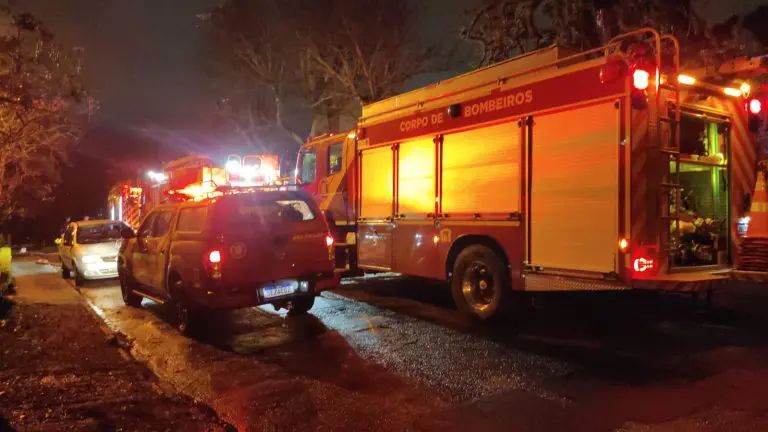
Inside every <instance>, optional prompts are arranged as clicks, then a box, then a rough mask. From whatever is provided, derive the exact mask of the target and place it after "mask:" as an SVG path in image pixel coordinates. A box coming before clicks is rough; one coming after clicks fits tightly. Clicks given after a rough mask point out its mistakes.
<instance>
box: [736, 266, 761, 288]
mask: <svg viewBox="0 0 768 432" xmlns="http://www.w3.org/2000/svg"><path fill="white" fill-rule="evenodd" d="M731 279H732V280H734V281H737V282H751V283H756V284H765V285H766V287H768V272H755V271H742V270H734V271H732V272H731Z"/></svg>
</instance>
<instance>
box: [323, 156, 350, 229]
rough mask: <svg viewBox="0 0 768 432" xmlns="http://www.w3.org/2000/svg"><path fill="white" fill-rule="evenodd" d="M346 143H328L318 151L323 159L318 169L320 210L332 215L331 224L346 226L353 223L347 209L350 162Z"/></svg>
mask: <svg viewBox="0 0 768 432" xmlns="http://www.w3.org/2000/svg"><path fill="white" fill-rule="evenodd" d="M346 145H347V143H346V142H341V141H340V142H333V143H328V145H327V146H324V148H321V149H318V150H319V154H318V156H321V157H322V161H323V164H322V165H323V166H322V167H318V173H319V176H320V180H319V181H318V188H319V193H318V199H317V202H318V203H319V206H320V209H321V210H322V211H323V212H325V213H326V215H327V214H328V213H330V215H331V218H330V219H331V220H329V221H328V222H329V223H331V224H344V225H346V224H347V223H349V222H351V221H349V220H348V217H349V214H348V211H347V210H348V209H347V200H346V194H347V181H346V179H347V172H348V170H347V165H346V164H347V163H349V162H350V161H348V160H347V158H346V157H345V154H346V152H345V148H344V147H345V146H346Z"/></svg>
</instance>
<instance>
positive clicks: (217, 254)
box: [208, 249, 221, 264]
mask: <svg viewBox="0 0 768 432" xmlns="http://www.w3.org/2000/svg"><path fill="white" fill-rule="evenodd" d="M208 262H210V263H211V264H218V263H220V262H221V251H220V250H217V249H214V250H212V251H211V252H210V253H209V254H208Z"/></svg>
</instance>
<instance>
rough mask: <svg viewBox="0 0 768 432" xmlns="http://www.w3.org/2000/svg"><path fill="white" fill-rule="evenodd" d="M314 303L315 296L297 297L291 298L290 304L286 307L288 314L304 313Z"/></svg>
mask: <svg viewBox="0 0 768 432" xmlns="http://www.w3.org/2000/svg"><path fill="white" fill-rule="evenodd" d="M314 305H315V297H314V296H312V297H299V298H295V299H293V300H291V305H290V307H289V308H288V315H291V316H297V315H304V314H306V313H307V312H309V310H310V309H312V306H314Z"/></svg>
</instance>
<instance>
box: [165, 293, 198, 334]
mask: <svg viewBox="0 0 768 432" xmlns="http://www.w3.org/2000/svg"><path fill="white" fill-rule="evenodd" d="M171 298H172V300H173V307H174V309H175V311H176V317H175V318H176V330H178V331H179V333H181V334H182V335H184V336H190V335H191V334H192V333H193V332H194V330H195V325H196V323H197V317H198V313H197V310H196V309H194V308H192V307H191V305H190V303H189V301H188V300H187V298H186V296H185V295H184V282H183V281H181V280H174V281H173V282H172V284H171Z"/></svg>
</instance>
